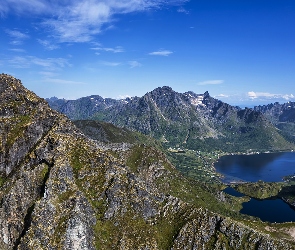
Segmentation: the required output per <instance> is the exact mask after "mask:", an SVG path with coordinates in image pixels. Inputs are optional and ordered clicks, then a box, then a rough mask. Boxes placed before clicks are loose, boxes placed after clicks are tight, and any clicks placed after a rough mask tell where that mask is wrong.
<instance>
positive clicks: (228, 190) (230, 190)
mask: <svg viewBox="0 0 295 250" xmlns="http://www.w3.org/2000/svg"><path fill="white" fill-rule="evenodd" d="M222 191H223V192H225V193H227V194H230V195H231V196H234V197H243V196H245V195H244V194H242V193H240V192H238V191H236V190H235V189H233V188H232V187H227V188H225V189H224V190H222Z"/></svg>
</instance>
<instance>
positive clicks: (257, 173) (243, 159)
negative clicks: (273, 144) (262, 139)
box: [214, 152, 295, 183]
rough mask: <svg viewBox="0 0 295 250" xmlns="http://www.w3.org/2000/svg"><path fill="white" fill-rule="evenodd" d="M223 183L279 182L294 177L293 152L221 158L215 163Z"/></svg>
mask: <svg viewBox="0 0 295 250" xmlns="http://www.w3.org/2000/svg"><path fill="white" fill-rule="evenodd" d="M214 166H215V169H216V171H217V172H218V173H221V174H222V175H223V176H224V178H223V180H222V181H223V182H225V183H230V182H243V181H244V182H245V181H246V182H249V181H250V182H256V181H259V180H262V181H265V182H279V181H282V178H283V177H284V176H288V175H295V152H286V153H263V154H253V155H227V156H222V157H221V158H220V159H219V160H218V162H216V163H215V165H214Z"/></svg>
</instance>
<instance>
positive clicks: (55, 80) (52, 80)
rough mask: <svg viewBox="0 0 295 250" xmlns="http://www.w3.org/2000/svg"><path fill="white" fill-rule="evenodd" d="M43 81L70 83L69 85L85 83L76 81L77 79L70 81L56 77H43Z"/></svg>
mask: <svg viewBox="0 0 295 250" xmlns="http://www.w3.org/2000/svg"><path fill="white" fill-rule="evenodd" d="M43 82H47V83H55V84H70V85H77V84H78V85H81V84H86V83H85V82H77V81H71V80H64V79H57V78H45V79H44V80H43Z"/></svg>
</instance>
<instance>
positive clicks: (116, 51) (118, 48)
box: [91, 46, 124, 53]
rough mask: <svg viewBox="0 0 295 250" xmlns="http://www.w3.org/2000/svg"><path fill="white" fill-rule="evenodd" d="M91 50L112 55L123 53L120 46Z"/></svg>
mask: <svg viewBox="0 0 295 250" xmlns="http://www.w3.org/2000/svg"><path fill="white" fill-rule="evenodd" d="M91 49H92V50H96V51H106V52H113V53H122V52H124V49H123V47H121V46H117V47H115V48H103V47H95V48H91Z"/></svg>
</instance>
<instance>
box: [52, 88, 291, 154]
mask: <svg viewBox="0 0 295 250" xmlns="http://www.w3.org/2000/svg"><path fill="white" fill-rule="evenodd" d="M47 101H48V103H49V105H50V106H51V107H52V108H53V109H56V110H57V111H59V112H61V113H63V114H65V115H67V116H68V117H69V118H70V119H72V120H80V119H83V120H85V119H88V120H89V119H90V120H100V121H105V122H108V123H112V124H114V125H116V126H118V127H125V128H128V129H130V130H132V131H138V132H141V133H143V134H145V135H150V136H152V137H154V138H156V139H158V140H160V141H161V142H162V143H163V145H164V146H166V147H167V148H168V147H177V148H178V147H181V148H186V149H192V150H201V151H212V150H224V151H227V152H239V151H277V150H290V149H294V144H293V143H290V142H293V139H292V136H291V135H290V133H288V131H286V127H287V126H289V127H290V126H293V125H294V122H292V121H290V122H288V124H287V125H286V123H284V126H283V125H282V122H276V123H274V122H273V121H274V120H276V121H279V118H278V117H277V118H275V117H274V115H273V114H274V113H273V112H270V111H267V110H270V109H268V108H267V107H265V108H263V107H260V108H259V107H256V108H254V109H248V108H245V109H241V108H239V107H235V106H231V105H229V104H227V103H224V102H222V101H220V100H217V99H215V98H213V97H211V96H210V95H209V93H208V92H205V93H204V94H195V93H193V92H191V91H189V92H186V93H178V92H175V91H173V90H172V89H171V88H170V87H167V86H164V87H160V88H156V89H154V90H153V91H151V92H149V93H146V94H145V95H144V96H142V97H134V98H127V99H123V100H114V99H104V98H102V97H100V96H89V97H83V98H80V99H77V100H69V101H67V100H64V99H57V98H50V99H47ZM282 109H284V110H285V108H284V107H283V108H282ZM290 110H295V109H294V107H293V106H291V108H290ZM290 110H289V112H290ZM293 112H294V111H293ZM286 115H287V112H286ZM289 116H290V119H291V117H292V116H291V113H290V115H289ZM284 117H286V116H284ZM290 124H291V125H290Z"/></svg>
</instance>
